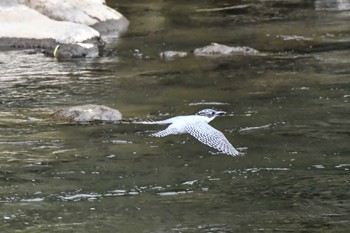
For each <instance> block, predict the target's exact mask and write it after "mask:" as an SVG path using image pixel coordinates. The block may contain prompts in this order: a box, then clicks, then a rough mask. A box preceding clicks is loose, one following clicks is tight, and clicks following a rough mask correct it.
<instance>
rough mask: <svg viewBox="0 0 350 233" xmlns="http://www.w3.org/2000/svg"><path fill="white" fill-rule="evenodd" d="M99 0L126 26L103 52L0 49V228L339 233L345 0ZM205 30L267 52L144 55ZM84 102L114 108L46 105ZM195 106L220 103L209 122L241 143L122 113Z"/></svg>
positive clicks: (349, 93) (345, 107) (344, 179)
mask: <svg viewBox="0 0 350 233" xmlns="http://www.w3.org/2000/svg"><path fill="white" fill-rule="evenodd" d="M117 3H118V4H117ZM109 4H110V5H111V6H113V7H118V8H119V9H120V10H121V11H122V12H123V13H125V14H126V16H127V17H128V18H129V19H130V21H131V26H130V30H129V33H128V34H127V35H126V36H125V37H124V38H121V39H119V40H118V41H116V42H114V43H112V44H110V45H109V47H108V50H107V51H106V54H105V57H102V58H96V59H86V60H70V61H55V60H54V59H51V58H47V57H44V56H43V55H41V54H39V53H32V52H30V51H2V52H0V67H1V71H2V74H1V76H0V167H1V169H0V170H1V171H0V178H1V179H0V184H1V186H0V187H1V188H0V202H1V203H2V208H1V211H0V213H1V215H0V217H1V216H2V220H1V226H2V227H1V229H2V232H14V231H17V232H48V231H52V229H53V228H54V229H55V230H56V231H58V232H101V231H111V232H258V231H260V232H272V231H276V232H287V231H292V232H301V231H304V232H320V231H327V232H328V231H330V232H346V230H347V229H348V226H349V224H350V223H349V217H350V216H349V208H350V205H349V203H350V202H349V199H350V188H349V187H350V185H349V169H350V158H349V154H350V147H349V139H350V133H349V132H350V128H349V123H350V121H349V113H350V109H349V97H350V85H349V74H350V68H349V67H350V66H349V65H350V59H349V50H348V46H347V44H348V43H349V28H348V22H349V15H348V14H347V12H346V11H342V10H339V9H338V10H336V11H333V6H332V7H331V11H330V10H329V9H326V8H327V7H325V6H324V5H323V6H321V1H315V4H311V3H303V2H302V1H301V2H300V3H299V2H298V1H296V2H295V1H292V2H291V1H284V2H271V1H260V2H259V3H256V2H255V1H242V2H241V4H242V5H246V6H244V7H242V6H241V7H240V8H230V9H231V10H224V11H222V10H220V8H225V7H230V6H232V4H233V3H231V2H227V3H218V2H217V3H214V2H212V1H206V2H201V3H200V4H199V3H196V2H188V1H181V2H166V3H164V2H158V1H154V2H149V1H148V2H143V1H134V2H133V3H130V2H128V1H117V2H115V1H109ZM317 4H318V5H317ZM321 7H322V8H323V9H320V8H321ZM214 8H216V10H215V11H210V9H214ZM203 9H207V10H206V11H203ZM208 9H209V10H208ZM217 9H219V10H217ZM233 9H234V10H233ZM238 9H240V10H238ZM211 42H217V43H222V44H227V45H232V46H250V47H253V48H255V49H258V50H259V51H262V52H264V53H265V54H266V56H256V57H254V56H249V57H243V56H237V57H232V58H222V59H220V58H219V59H210V58H202V57H201V58H196V57H194V56H193V55H190V56H189V57H187V58H179V59H175V60H172V61H164V60H162V59H160V58H159V53H160V52H162V51H165V50H187V51H193V50H194V49H195V48H196V47H202V46H205V45H208V44H210V43H211ZM85 103H93V104H103V105H107V106H109V107H113V108H117V109H119V110H120V111H121V112H122V113H123V115H124V117H125V120H126V121H124V122H122V123H119V124H116V123H100V122H97V123H91V124H71V123H65V122H58V121H55V120H53V119H52V118H51V117H50V115H51V114H52V113H53V112H54V111H55V110H57V109H58V108H61V107H63V106H72V105H77V104H85ZM208 107H213V108H216V109H220V110H224V111H226V112H227V113H228V114H227V115H226V116H225V117H221V118H218V119H217V120H215V121H214V122H213V123H212V124H213V126H214V127H215V128H217V129H219V130H221V131H222V132H224V134H225V135H226V136H227V138H228V139H229V141H231V142H232V143H233V144H234V145H237V147H238V148H240V150H243V152H244V154H245V155H244V156H243V157H235V158H232V157H230V156H226V155H224V154H221V153H216V151H214V150H212V149H211V148H209V147H206V146H205V145H203V144H201V143H199V142H197V141H196V140H195V139H193V138H191V137H190V136H188V135H181V136H169V137H165V138H151V137H149V134H150V133H152V132H154V131H156V130H158V129H160V128H154V126H153V127H148V126H145V125H134V124H131V123H128V122H130V121H132V120H159V119H164V118H166V117H171V116H175V115H180V114H192V113H195V112H197V111H198V110H200V109H203V108H208ZM160 127H161V126H160ZM130 220H132V224H130V222H131V221H130Z"/></svg>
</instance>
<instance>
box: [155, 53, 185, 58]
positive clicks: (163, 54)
mask: <svg viewBox="0 0 350 233" xmlns="http://www.w3.org/2000/svg"><path fill="white" fill-rule="evenodd" d="M159 55H160V57H161V58H164V59H174V58H176V57H187V55H188V53H187V52H183V51H164V52H161V53H160V54H159Z"/></svg>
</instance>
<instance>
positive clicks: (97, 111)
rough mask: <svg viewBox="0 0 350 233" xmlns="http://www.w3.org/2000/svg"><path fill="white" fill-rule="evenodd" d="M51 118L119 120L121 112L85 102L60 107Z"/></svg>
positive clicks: (76, 120) (77, 120) (86, 120)
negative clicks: (83, 103)
mask: <svg viewBox="0 0 350 233" xmlns="http://www.w3.org/2000/svg"><path fill="white" fill-rule="evenodd" d="M53 118H54V119H57V120H65V121H75V122H89V121H120V120H121V119H122V114H121V113H120V112H119V111H118V110H116V109H113V108H110V107H106V106H103V105H96V104H85V105H78V106H72V107H67V108H63V109H60V110H58V111H57V112H55V113H54V114H53Z"/></svg>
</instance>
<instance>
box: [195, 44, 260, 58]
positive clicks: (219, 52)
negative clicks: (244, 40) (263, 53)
mask: <svg viewBox="0 0 350 233" xmlns="http://www.w3.org/2000/svg"><path fill="white" fill-rule="evenodd" d="M193 53H194V55H196V56H212V57H227V56H235V55H257V54H258V53H259V51H258V50H255V49H253V48H250V47H246V46H243V47H230V46H227V45H222V44H218V43H211V44H210V45H208V46H205V47H202V48H197V49H195V50H194V52H193Z"/></svg>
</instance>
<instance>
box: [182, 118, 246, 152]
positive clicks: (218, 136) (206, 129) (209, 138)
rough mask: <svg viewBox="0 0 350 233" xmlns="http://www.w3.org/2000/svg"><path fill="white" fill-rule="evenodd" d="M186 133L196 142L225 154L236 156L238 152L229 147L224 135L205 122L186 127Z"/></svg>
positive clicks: (229, 144)
mask: <svg viewBox="0 0 350 233" xmlns="http://www.w3.org/2000/svg"><path fill="white" fill-rule="evenodd" d="M186 131H187V132H188V133H189V134H191V135H192V136H193V137H195V138H196V139H197V140H198V141H200V142H202V143H204V144H206V145H208V146H210V147H212V148H215V149H217V150H219V151H221V152H223V153H225V154H228V155H231V156H236V155H238V154H239V152H238V151H237V150H236V149H235V148H234V147H233V146H232V145H231V143H230V142H229V141H228V140H227V138H226V137H225V135H224V134H223V133H221V132H220V131H219V130H217V129H215V128H213V127H212V126H210V125H209V124H207V123H206V122H197V123H196V124H189V125H187V126H186Z"/></svg>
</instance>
